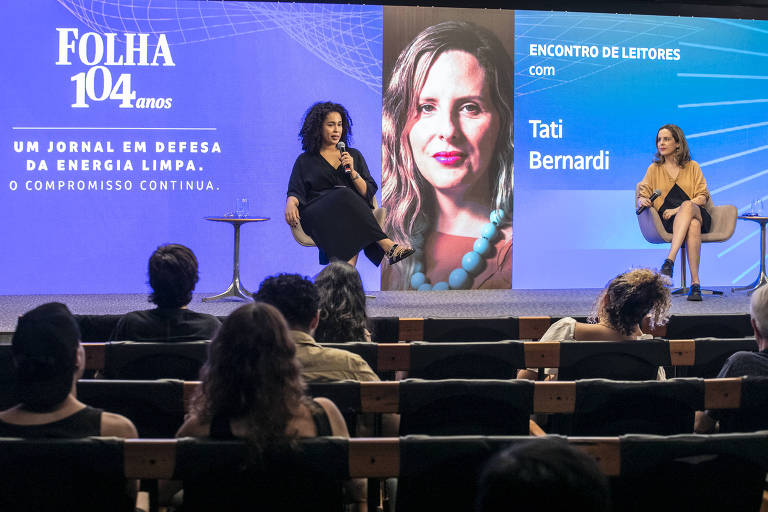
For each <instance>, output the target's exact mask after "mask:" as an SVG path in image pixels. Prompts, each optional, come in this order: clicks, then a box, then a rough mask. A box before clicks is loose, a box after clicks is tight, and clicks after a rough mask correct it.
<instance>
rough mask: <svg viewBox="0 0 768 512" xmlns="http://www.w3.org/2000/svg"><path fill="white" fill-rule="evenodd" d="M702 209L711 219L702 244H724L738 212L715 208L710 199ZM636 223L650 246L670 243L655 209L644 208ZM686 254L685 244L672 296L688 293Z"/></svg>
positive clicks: (710, 291)
mask: <svg viewBox="0 0 768 512" xmlns="http://www.w3.org/2000/svg"><path fill="white" fill-rule="evenodd" d="M638 192H639V187H638V188H636V189H635V197H637V194H638ZM704 208H706V210H707V211H708V212H709V215H710V216H711V217H712V226H711V228H710V230H709V233H702V235H701V241H702V243H709V242H725V241H726V240H728V239H729V238H731V236H732V235H733V232H734V230H735V229H736V217H737V216H738V211H737V209H736V207H735V206H733V205H731V204H724V205H721V206H715V205H714V203H713V202H712V198H711V197H710V198H709V199H708V200H707V204H705V205H704ZM637 222H638V223H639V224H640V231H641V232H642V233H643V236H644V237H645V239H646V240H647V241H648V242H650V243H652V244H668V243H670V242H672V233H667V230H665V229H664V225H663V224H662V223H661V217H659V212H658V211H656V208H646V209H645V210H643V212H642V213H641V214H640V215H638V216H637ZM686 263H687V259H686V254H685V243H683V246H682V247H681V248H680V288H678V289H677V290H674V291H673V292H672V293H673V294H686V293H688V286H687V285H686V271H687V269H686ZM701 293H709V294H714V295H722V294H723V292H721V291H717V290H705V289H703V288H702V290H701Z"/></svg>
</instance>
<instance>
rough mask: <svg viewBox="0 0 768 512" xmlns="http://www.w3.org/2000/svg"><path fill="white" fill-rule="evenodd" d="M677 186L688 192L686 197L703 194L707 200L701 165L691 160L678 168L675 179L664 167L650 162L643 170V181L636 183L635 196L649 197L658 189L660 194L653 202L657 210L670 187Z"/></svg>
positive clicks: (707, 194)
mask: <svg viewBox="0 0 768 512" xmlns="http://www.w3.org/2000/svg"><path fill="white" fill-rule="evenodd" d="M675 183H677V186H678V187H680V188H681V189H683V192H685V193H686V194H688V197H690V198H691V199H694V198H696V197H698V196H704V198H705V199H707V200H709V190H707V180H705V179H704V175H703V174H702V173H701V167H699V164H697V163H696V162H694V161H693V160H691V161H690V162H688V163H687V164H685V166H684V167H683V168H682V169H680V174H678V175H677V179H676V180H673V179H672V177H671V176H670V175H669V173H667V171H665V170H664V168H663V167H662V166H661V165H659V164H657V163H652V164H651V165H649V166H648V170H647V171H645V177H644V178H643V181H641V182H640V183H638V185H637V191H638V192H637V198H636V199H638V198H640V197H645V198H650V197H651V194H653V191H654V190H657V189H658V190H660V191H661V195H660V196H659V197H658V198H656V200H655V201H654V202H653V207H654V208H656V209H657V210H658V209H659V208H661V205H663V204H664V199H665V198H666V197H667V194H669V191H670V190H671V189H672V187H674V186H675Z"/></svg>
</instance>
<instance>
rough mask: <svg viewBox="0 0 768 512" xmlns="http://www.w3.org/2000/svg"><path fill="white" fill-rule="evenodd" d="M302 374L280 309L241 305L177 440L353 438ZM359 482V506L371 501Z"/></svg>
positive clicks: (263, 443)
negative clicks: (310, 393) (307, 389)
mask: <svg viewBox="0 0 768 512" xmlns="http://www.w3.org/2000/svg"><path fill="white" fill-rule="evenodd" d="M300 371H301V370H300V365H299V362H298V360H297V359H296V345H295V344H294V343H293V341H292V340H291V338H290V335H289V333H288V326H287V325H286V323H285V321H284V320H283V317H282V316H281V315H280V313H279V312H278V310H277V309H275V308H274V307H272V306H270V305H269V304H264V303H261V302H255V303H251V304H246V305H244V306H241V307H240V308H238V309H237V310H235V311H234V312H233V313H232V314H231V315H229V317H227V319H226V320H225V321H224V324H223V325H222V327H221V329H220V330H219V332H218V333H217V335H216V337H215V338H214V339H213V341H212V342H211V346H210V352H209V357H208V361H207V362H206V363H205V365H204V366H203V369H202V371H201V381H202V382H201V386H200V388H199V391H198V393H197V395H196V396H195V397H194V398H193V401H192V409H191V413H190V415H189V417H188V418H187V420H186V421H185V422H184V424H183V425H182V426H181V428H180V429H179V431H178V432H177V434H176V435H177V437H186V436H191V437H209V438H213V439H246V440H248V441H249V442H250V444H251V446H252V447H256V448H258V449H264V448H280V447H284V446H287V445H290V441H291V440H293V439H297V438H302V437H305V438H306V437H316V436H342V437H348V436H349V433H348V432H347V427H346V424H345V423H344V419H343V418H342V416H341V413H340V412H339V410H338V408H337V407H336V406H335V405H334V404H333V402H331V401H330V400H328V399H326V398H316V399H310V398H308V397H307V396H306V395H305V394H304V388H305V385H304V381H303V379H302V377H301V373H300ZM283 484H285V482H284V483H283ZM357 484H358V485H357V486H353V487H354V489H355V491H354V492H356V493H357V495H356V496H355V498H354V500H353V501H359V502H362V501H365V498H364V491H363V486H362V485H360V483H359V482H357ZM185 493H188V491H185Z"/></svg>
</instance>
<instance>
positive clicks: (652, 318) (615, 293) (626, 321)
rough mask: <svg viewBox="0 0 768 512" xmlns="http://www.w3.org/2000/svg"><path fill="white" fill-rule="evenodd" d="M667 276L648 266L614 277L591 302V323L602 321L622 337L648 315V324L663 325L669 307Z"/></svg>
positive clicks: (665, 321)
mask: <svg viewBox="0 0 768 512" xmlns="http://www.w3.org/2000/svg"><path fill="white" fill-rule="evenodd" d="M669 282H670V281H669V278H668V277H666V276H664V275H662V274H659V273H658V272H656V271H654V270H651V269H648V268H636V269H632V270H629V271H627V272H624V273H623V274H619V275H618V276H616V277H614V278H613V279H612V280H611V282H610V283H608V286H606V287H605V289H604V290H603V291H602V292H601V293H600V295H599V296H598V297H597V300H596V301H595V309H594V311H593V313H592V314H591V315H590V317H589V321H590V322H591V323H597V322H600V323H605V324H608V325H610V326H611V327H613V328H614V329H616V330H617V331H619V332H620V333H621V334H623V335H625V336H629V335H630V334H631V333H632V329H633V328H634V326H635V325H640V324H641V323H642V321H643V319H644V318H645V317H646V316H648V317H649V327H650V328H651V329H653V328H654V327H656V326H657V325H664V324H665V323H667V320H668V319H669V308H670V306H671V302H670V294H669V288H667V285H668V284H669Z"/></svg>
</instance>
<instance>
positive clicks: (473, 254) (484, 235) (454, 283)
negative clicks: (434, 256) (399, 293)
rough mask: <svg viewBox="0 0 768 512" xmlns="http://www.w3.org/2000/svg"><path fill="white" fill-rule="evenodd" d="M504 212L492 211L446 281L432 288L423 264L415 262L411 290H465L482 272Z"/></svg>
mask: <svg viewBox="0 0 768 512" xmlns="http://www.w3.org/2000/svg"><path fill="white" fill-rule="evenodd" d="M504 217H505V213H504V210H493V211H492V212H491V214H490V215H489V219H490V222H489V223H487V224H485V225H483V228H482V230H481V231H480V238H478V239H477V240H475V243H474V244H473V245H472V250H471V251H469V252H468V253H467V254H465V255H464V256H462V258H461V267H459V268H455V269H453V270H452V271H451V273H450V274H449V275H448V281H447V282H446V281H440V282H439V283H435V284H434V286H433V285H432V284H430V283H429V281H428V280H427V275H426V274H425V273H424V262H422V261H417V262H416V263H415V264H414V266H413V273H412V274H411V279H410V282H411V288H413V289H414V290H418V291H420V292H423V291H430V290H467V289H469V288H470V287H471V286H472V282H473V281H474V280H475V276H477V275H478V274H479V273H480V272H482V270H483V265H482V264H483V260H484V259H485V255H487V254H488V252H489V251H490V250H491V242H490V241H491V240H492V239H493V238H494V237H495V236H496V234H497V233H498V232H499V225H500V224H501V222H502V221H503V220H504Z"/></svg>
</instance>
